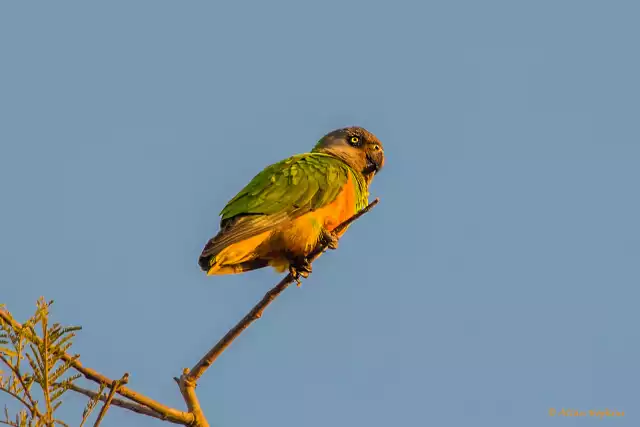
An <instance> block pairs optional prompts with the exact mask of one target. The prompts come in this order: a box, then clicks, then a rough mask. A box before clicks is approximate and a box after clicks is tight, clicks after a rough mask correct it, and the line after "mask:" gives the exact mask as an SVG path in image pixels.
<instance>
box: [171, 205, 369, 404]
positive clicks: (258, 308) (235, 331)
mask: <svg viewBox="0 0 640 427" xmlns="http://www.w3.org/2000/svg"><path fill="white" fill-rule="evenodd" d="M379 201H380V199H378V198H376V199H375V200H374V201H373V202H371V203H370V204H369V205H368V206H367V207H365V208H364V209H361V210H360V211H359V212H358V213H356V214H355V215H353V216H352V217H351V218H349V219H347V220H346V221H344V222H343V223H341V224H340V225H338V226H337V227H336V228H335V229H334V230H333V231H334V233H336V234H339V233H340V232H342V231H343V230H344V229H346V228H347V227H348V226H349V225H350V224H351V223H353V222H354V221H355V220H357V219H358V218H360V217H361V216H362V215H364V214H366V213H367V212H369V211H370V210H371V209H373V207H374V206H375V205H377V204H378V202H379ZM325 249H326V245H319V247H318V248H317V249H316V250H315V251H313V252H312V253H311V255H309V257H308V258H309V261H310V262H313V261H314V260H315V259H316V258H318V257H319V256H320V255H321V254H322V252H324V250H325ZM294 281H295V280H294V278H293V276H292V275H291V274H288V275H286V276H285V277H284V278H283V279H282V280H281V281H280V283H278V284H277V285H276V286H275V287H273V288H272V289H271V290H270V291H269V292H267V293H266V294H265V296H264V297H263V298H262V300H260V302H259V303H258V304H256V305H255V307H253V309H252V310H251V311H250V312H249V313H248V314H247V315H246V316H244V317H243V318H242V320H240V322H238V323H237V324H236V325H235V326H234V327H233V328H231V330H229V332H227V333H226V334H225V336H224V337H222V339H220V341H218V342H217V343H216V345H214V346H213V348H212V349H211V350H209V352H208V353H207V354H205V355H204V356H203V357H202V359H200V361H199V362H198V363H196V364H195V366H194V367H193V368H192V369H191V371H190V372H189V373H188V374H187V375H188V377H189V378H188V379H189V382H194V383H195V382H197V381H198V379H200V377H201V376H202V374H204V372H205V371H206V370H207V369H208V368H209V366H211V365H212V364H213V362H215V360H216V359H217V358H218V356H220V355H221V354H222V352H224V351H225V350H226V349H227V347H229V345H231V343H232V342H233V340H235V339H236V338H237V337H238V336H239V335H240V334H241V333H242V332H243V331H244V330H245V329H247V328H248V327H249V325H251V323H253V322H254V321H256V320H257V319H259V318H260V317H261V316H262V312H263V311H264V309H265V308H267V306H268V305H269V304H271V303H272V302H273V300H275V299H276V298H277V297H278V296H279V295H280V294H281V293H282V291H284V290H285V289H287V287H288V286H289V285H290V284H291V283H293V282H294ZM183 375H184V374H183ZM187 404H188V402H187Z"/></svg>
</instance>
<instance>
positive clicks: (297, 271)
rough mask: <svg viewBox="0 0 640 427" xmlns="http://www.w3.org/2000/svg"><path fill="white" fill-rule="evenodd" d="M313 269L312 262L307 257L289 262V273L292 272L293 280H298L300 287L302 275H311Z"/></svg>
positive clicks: (303, 276) (305, 276) (304, 276)
mask: <svg viewBox="0 0 640 427" xmlns="http://www.w3.org/2000/svg"><path fill="white" fill-rule="evenodd" d="M311 271H312V268H311V263H310V262H309V260H308V259H306V258H302V259H298V260H296V261H294V262H291V263H290V264H289V273H290V274H291V277H293V280H295V281H296V283H297V285H298V287H300V286H301V285H302V283H301V282H300V277H302V278H305V279H306V278H307V277H309V274H310V273H311Z"/></svg>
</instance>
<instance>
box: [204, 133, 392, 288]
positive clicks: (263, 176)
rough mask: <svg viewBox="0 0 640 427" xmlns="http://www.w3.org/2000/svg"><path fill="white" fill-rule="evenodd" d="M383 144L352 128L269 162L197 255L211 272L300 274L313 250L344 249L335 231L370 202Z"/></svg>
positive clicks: (305, 272)
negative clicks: (266, 270) (267, 270)
mask: <svg viewBox="0 0 640 427" xmlns="http://www.w3.org/2000/svg"><path fill="white" fill-rule="evenodd" d="M384 162H385V155H384V149H383V146H382V143H381V142H380V140H378V138H377V137H376V136H375V135H374V134H373V133H371V132H369V131H368V130H366V129H365V128H363V127H359V126H351V127H345V128H340V129H336V130H333V131H331V132H329V133H327V134H326V135H324V136H323V137H322V138H320V139H319V140H318V141H317V143H316V144H315V146H314V147H313V149H312V150H311V151H310V152H307V153H303V154H296V155H293V156H291V157H288V158H286V159H284V160H281V161H279V162H277V163H274V164H272V165H270V166H267V167H266V168H265V169H264V170H263V171H262V172H260V173H258V174H257V175H256V176H255V177H254V178H253V179H252V180H251V181H250V182H249V184H247V185H246V186H245V187H244V188H243V189H242V190H240V192H239V193H238V194H236V196H235V197H233V198H232V199H231V200H230V201H229V202H228V203H227V204H226V205H225V207H224V208H223V209H222V211H221V212H220V216H221V219H220V230H219V231H218V233H217V234H216V235H215V236H214V237H212V238H211V239H209V240H208V242H207V243H206V245H205V246H204V249H203V250H202V253H201V255H200V257H199V259H198V264H199V266H200V268H201V269H202V271H204V272H206V273H207V276H217V275H228V274H238V273H243V272H247V271H252V270H257V269H260V268H263V267H269V266H270V267H272V268H274V269H275V271H276V272H278V273H283V272H286V271H287V270H288V271H289V273H290V274H291V275H292V277H293V278H294V279H295V280H296V281H297V282H298V284H299V283H300V282H299V277H304V278H306V277H308V276H309V273H311V271H312V268H311V263H310V260H309V258H308V257H309V255H310V254H311V253H312V252H313V251H314V250H315V249H316V248H317V247H318V245H319V244H323V245H324V246H326V247H328V248H329V249H336V248H337V247H338V239H339V238H340V236H341V235H342V234H343V233H344V232H345V231H346V229H347V228H348V227H346V228H344V229H343V230H341V231H339V232H337V233H336V232H334V229H335V228H336V227H337V226H338V225H340V224H341V223H342V222H343V221H345V220H347V219H349V218H350V217H351V216H353V215H354V214H356V213H357V212H358V211H359V210H360V209H362V208H364V207H366V206H367V204H368V200H369V186H370V184H371V182H372V181H373V178H374V176H375V175H376V174H377V173H378V172H380V170H381V169H382V167H383V166H384Z"/></svg>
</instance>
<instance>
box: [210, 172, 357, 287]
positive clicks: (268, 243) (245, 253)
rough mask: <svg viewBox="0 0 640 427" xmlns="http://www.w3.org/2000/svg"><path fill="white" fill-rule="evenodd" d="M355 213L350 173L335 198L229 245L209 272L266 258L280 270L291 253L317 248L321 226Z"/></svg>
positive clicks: (235, 269) (248, 266)
mask: <svg viewBox="0 0 640 427" xmlns="http://www.w3.org/2000/svg"><path fill="white" fill-rule="evenodd" d="M355 213H356V194H355V186H354V182H353V178H352V177H351V175H349V180H348V181H347V183H346V184H345V186H344V188H343V189H342V191H341V192H340V193H339V194H338V196H337V197H336V199H335V200H334V201H333V202H331V203H330V204H328V205H326V206H324V207H322V208H320V209H316V210H315V211H312V212H308V213H306V214H304V215H302V216H300V217H298V218H296V219H295V220H293V221H291V222H288V223H285V224H282V225H281V226H279V227H277V228H276V229H275V230H272V231H268V232H265V233H262V234H259V235H257V236H254V237H251V238H249V239H246V240H243V241H242V242H238V243H235V244H232V245H229V247H227V248H225V249H223V250H222V251H221V252H220V253H219V254H218V255H217V256H216V262H215V264H214V265H213V266H212V267H211V269H210V270H209V272H208V274H209V275H213V274H233V273H240V272H242V271H247V270H249V269H253V268H255V267H253V268H252V267H251V265H253V264H252V263H254V264H255V260H263V261H264V262H265V263H266V264H268V265H271V266H272V267H274V268H275V269H276V270H277V271H279V272H283V271H286V269H287V268H288V267H289V257H291V256H293V257H299V256H307V255H309V254H310V253H311V252H312V251H313V250H314V249H315V248H316V246H317V244H318V240H319V239H320V235H321V233H322V228H324V229H325V230H327V231H332V230H333V229H334V228H336V227H337V226H338V225H340V224H341V223H342V222H344V221H346V220H347V219H349V218H350V217H351V216H353V215H354V214H355ZM345 231H346V229H345V230H343V231H342V232H340V233H339V235H342V234H343V233H344V232H345ZM243 266H244V267H243Z"/></svg>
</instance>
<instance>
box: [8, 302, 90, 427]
mask: <svg viewBox="0 0 640 427" xmlns="http://www.w3.org/2000/svg"><path fill="white" fill-rule="evenodd" d="M52 304H53V301H50V302H45V301H44V299H42V298H41V299H39V300H38V302H37V304H36V311H35V313H34V314H33V316H31V317H30V318H29V319H27V321H26V322H24V323H23V324H22V325H20V327H18V328H16V327H14V325H12V324H11V323H9V322H6V321H4V320H3V319H2V318H0V362H1V365H4V366H0V392H2V393H3V394H6V395H8V396H11V397H12V398H13V399H14V400H15V401H17V402H19V403H20V404H21V406H22V408H23V409H21V410H20V411H18V412H17V413H15V414H13V415H11V414H10V411H9V408H8V407H7V406H6V405H5V407H4V414H3V418H0V423H2V424H5V425H10V426H14V427H32V426H35V427H39V426H55V425H60V426H66V424H65V423H64V422H63V421H61V420H59V419H57V418H56V411H57V410H58V409H59V408H60V406H61V405H62V396H63V395H64V394H65V393H66V392H67V391H68V390H69V386H70V384H72V383H73V382H74V381H75V380H76V379H78V378H79V377H80V375H79V374H71V372H70V369H71V367H72V363H71V361H65V360H63V359H62V355H63V354H65V353H67V352H68V351H69V349H70V348H71V345H72V339H73V337H74V336H75V332H76V331H78V330H80V329H81V328H80V327H78V326H70V327H64V326H62V325H60V324H59V323H54V324H50V321H49V308H50V307H51V305H52ZM2 308H3V307H1V306H0V309H2ZM74 358H76V359H77V358H78V356H74Z"/></svg>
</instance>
